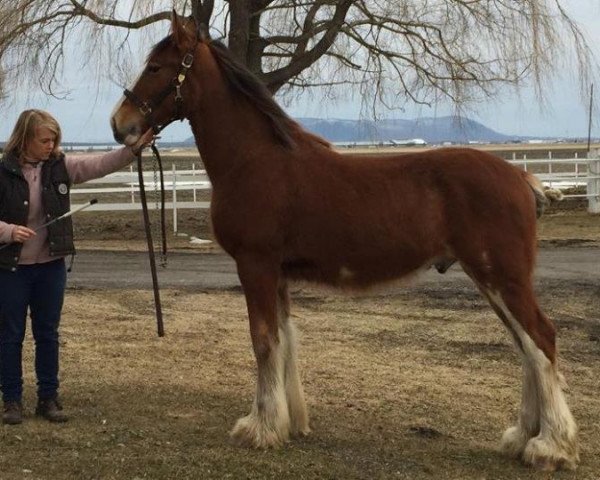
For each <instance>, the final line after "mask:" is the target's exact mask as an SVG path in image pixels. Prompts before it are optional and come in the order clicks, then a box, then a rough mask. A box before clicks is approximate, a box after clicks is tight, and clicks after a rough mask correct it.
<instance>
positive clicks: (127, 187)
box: [71, 151, 600, 233]
mask: <svg viewBox="0 0 600 480" xmlns="http://www.w3.org/2000/svg"><path fill="white" fill-rule="evenodd" d="M510 162H511V163H514V164H515V165H518V166H521V167H522V168H524V169H525V170H530V169H532V168H534V169H535V172H536V173H535V174H536V176H537V177H538V178H539V179H540V180H541V181H542V183H544V185H547V186H548V187H551V188H558V189H566V188H570V187H578V186H584V187H585V189H586V192H585V193H573V194H567V195H565V197H586V198H587V199H588V211H589V212H590V213H600V151H595V152H593V155H590V158H589V159H588V158H577V157H575V158H569V159H554V158H552V155H551V154H549V156H548V158H545V159H540V158H537V159H528V158H527V156H525V155H523V156H522V157H521V158H517V157H516V155H513V158H512V160H510ZM544 165H545V166H546V167H545V168H542V167H543V166H544ZM164 177H165V190H167V191H169V192H170V194H169V195H168V196H169V197H170V201H167V202H166V208H167V209H169V210H171V211H172V214H173V230H174V232H175V233H177V211H178V210H179V209H187V208H200V209H208V208H210V202H208V201H202V200H198V196H199V194H200V193H201V192H206V191H208V190H210V189H211V184H210V181H209V179H208V176H207V175H206V171H205V170H201V169H197V168H195V166H194V165H192V169H191V170H177V169H176V168H175V165H173V169H172V170H171V171H166V172H165V175H164ZM156 180H157V179H156V176H155V174H154V173H153V172H144V184H145V185H146V190H147V192H148V197H153V196H154V195H153V191H155V190H156V188H158V186H156V184H155V181H156ZM99 185H103V186H99ZM109 185H110V186H109ZM182 191H185V192H188V193H186V197H187V198H186V200H185V201H181V200H178V199H177V193H178V192H182ZM111 194H112V196H113V197H114V194H120V195H119V196H120V197H121V200H120V201H119V202H115V201H113V200H111V199H110V197H111ZM71 195H72V197H71V200H72V203H73V207H77V206H78V205H79V204H82V203H85V201H89V200H90V199H91V198H98V203H97V204H95V205H92V206H91V207H90V208H89V210H96V211H125V210H140V209H141V204H140V201H139V184H138V176H137V171H134V170H133V167H130V170H129V172H125V171H122V172H117V173H113V174H110V175H107V176H106V177H104V178H99V179H97V180H92V181H90V182H87V183H86V184H84V185H78V186H76V187H75V188H73V189H72V190H71ZM83 196H85V198H82V197H83ZM102 196H105V198H108V200H105V199H103V198H102ZM125 196H126V197H128V199H129V201H123V197H125ZM148 208H150V209H154V208H156V203H155V201H154V200H152V199H149V201H148Z"/></svg>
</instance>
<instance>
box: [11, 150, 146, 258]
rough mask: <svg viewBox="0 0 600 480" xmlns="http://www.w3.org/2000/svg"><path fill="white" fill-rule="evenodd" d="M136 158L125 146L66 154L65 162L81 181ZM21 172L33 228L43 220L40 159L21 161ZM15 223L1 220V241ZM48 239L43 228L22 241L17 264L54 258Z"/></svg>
mask: <svg viewBox="0 0 600 480" xmlns="http://www.w3.org/2000/svg"><path fill="white" fill-rule="evenodd" d="M134 158H135V155H134V154H133V153H132V151H131V149H130V148H128V147H123V148H119V149H118V150H113V151H111V152H108V153H103V154H85V155H67V156H65V165H66V167H67V172H68V174H69V178H70V179H71V182H72V183H83V182H87V181H88V180H92V179H94V178H100V177H103V176H105V175H108V174H109V173H112V172H116V171H117V170H120V169H121V168H123V167H125V166H126V165H128V164H129V163H131V161H132V160H133V159H134ZM21 168H22V171H23V176H24V177H25V179H26V180H27V183H28V184H29V217H28V220H27V227H29V228H31V229H32V230H35V229H36V228H38V227H39V226H40V225H43V224H44V222H45V217H44V210H43V208H42V183H41V181H42V178H41V177H42V175H41V163H40V164H39V165H38V166H37V167H34V166H31V165H27V164H26V165H24V166H22V167H21ZM15 226H16V225H13V224H11V223H6V222H2V221H0V243H9V242H11V241H12V233H13V229H14V228H15ZM47 239H48V229H47V228H45V227H44V228H42V229H40V230H39V231H37V232H36V235H35V236H34V237H32V238H31V239H29V240H27V241H26V242H25V243H24V244H23V249H22V250H21V257H20V258H19V265H32V264H34V263H45V262H49V261H52V260H56V258H58V257H51V256H50V250H49V245H48V242H47Z"/></svg>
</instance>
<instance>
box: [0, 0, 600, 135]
mask: <svg viewBox="0 0 600 480" xmlns="http://www.w3.org/2000/svg"><path fill="white" fill-rule="evenodd" d="M565 4H568V11H569V13H570V14H571V15H572V17H573V18H574V19H575V20H576V21H577V22H579V23H580V26H581V27H582V28H583V30H584V32H585V33H586V34H587V38H588V41H589V44H590V46H591V47H592V49H593V51H594V54H595V55H596V57H597V59H598V60H599V61H600V28H598V27H599V24H600V1H598V0H569V1H567V2H565ZM164 25H165V31H166V29H167V28H168V27H167V23H166V22H165V23H164ZM157 40H158V38H157ZM74 63H76V62H74ZM78 68H81V67H80V66H78V65H76V64H75V65H70V66H69V67H67V68H66V75H65V77H64V78H63V85H64V86H65V87H66V88H67V89H69V90H70V93H69V95H68V98H67V99H62V100H58V99H54V98H51V97H47V96H43V95H33V96H32V95H31V92H25V91H19V90H17V91H15V92H10V98H9V102H8V103H6V102H5V103H4V104H2V105H0V112H2V117H3V121H2V122H0V140H5V139H6V138H7V137H8V136H9V135H10V132H11V130H12V128H13V126H14V123H15V121H16V118H17V116H18V114H19V113H20V112H21V111H22V110H23V109H25V108H41V109H45V110H48V111H50V112H51V113H52V114H53V115H54V116H55V117H56V118H57V119H58V121H59V123H60V124H61V127H62V129H63V141H66V142H95V143H107V142H108V143H111V142H113V140H112V132H111V130H110V126H109V116H110V113H111V111H112V110H113V108H114V106H115V104H116V103H117V101H118V100H119V99H120V97H121V95H122V92H121V89H120V87H117V86H116V85H114V83H113V82H110V81H108V79H106V80H104V81H102V82H101V84H100V86H99V87H98V84H97V82H96V81H95V80H93V79H91V78H88V79H85V80H83V79H82V77H81V75H79V70H78ZM595 90H596V92H595V97H596V102H595V103H596V105H600V82H597V84H596V85H595ZM545 95H546V98H545V102H544V105H540V103H539V101H538V100H537V99H536V97H535V95H534V94H533V92H532V90H531V89H530V88H527V87H525V88H522V89H521V90H520V91H519V92H518V93H516V92H514V91H512V90H506V91H504V92H502V93H501V94H500V95H498V96H497V98H496V99H495V100H494V101H491V102H488V103H486V104H480V105H477V106H475V107H472V109H471V111H469V112H468V113H467V116H468V117H469V118H472V119H473V120H476V121H479V122H481V123H483V124H484V125H486V126H487V127H489V128H492V129H493V130H496V131H498V132H499V133H504V134H507V135H515V136H531V137H536V136H538V137H550V136H552V137H585V136H587V130H588V108H589V105H588V102H589V98H586V97H588V92H587V91H586V92H585V93H584V95H583V98H582V93H581V91H580V87H579V79H578V78H577V76H576V74H574V73H573V72H568V71H564V72H561V73H560V75H557V77H556V79H555V80H554V82H553V83H552V85H551V86H550V87H549V89H547V90H546V93H545ZM286 110H287V111H288V113H289V114H290V115H292V116H294V117H318V118H344V119H357V118H359V117H360V110H361V109H360V102H359V101H358V100H356V101H352V100H348V101H344V102H337V103H330V102H323V101H321V100H320V99H319V98H309V97H308V96H306V97H304V98H302V99H301V100H300V101H296V102H293V103H292V104H290V105H289V106H287V107H286ZM599 112H600V109H599V108H597V107H595V111H594V114H595V115H594V118H595V119H594V121H593V128H592V136H594V137H600V114H599ZM452 113H453V109H452V108H451V107H450V106H448V105H443V104H440V105H436V106H433V107H414V108H410V107H409V108H407V109H405V111H404V112H400V111H398V112H393V113H386V117H387V118H406V119H414V118H419V117H436V116H437V117H439V116H445V115H450V114H452ZM191 135H192V133H191V130H190V127H189V125H188V123H187V121H184V122H176V123H174V124H172V125H170V126H169V127H168V128H167V129H165V130H164V131H163V132H162V133H161V137H162V139H163V141H167V142H169V141H182V140H185V139H187V138H189V137H190V136H191Z"/></svg>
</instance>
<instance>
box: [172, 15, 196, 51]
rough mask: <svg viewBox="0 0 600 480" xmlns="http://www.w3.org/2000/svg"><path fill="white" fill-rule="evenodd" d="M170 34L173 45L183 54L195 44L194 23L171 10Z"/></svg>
mask: <svg viewBox="0 0 600 480" xmlns="http://www.w3.org/2000/svg"><path fill="white" fill-rule="evenodd" d="M171 32H172V34H173V40H174V42H175V45H177V47H178V48H179V49H180V50H181V51H184V52H189V51H190V50H191V49H192V48H193V47H194V45H195V44H196V42H197V39H196V28H195V24H194V22H193V21H192V22H190V21H189V20H186V19H184V18H183V17H180V16H179V15H177V12H175V10H173V13H172V14H171Z"/></svg>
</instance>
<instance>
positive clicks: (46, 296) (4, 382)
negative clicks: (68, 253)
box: [0, 258, 67, 402]
mask: <svg viewBox="0 0 600 480" xmlns="http://www.w3.org/2000/svg"><path fill="white" fill-rule="evenodd" d="M66 281H67V273H66V269H65V262H64V259H62V258H61V259H59V260H54V261H52V262H48V263H38V264H35V265H19V266H18V267H17V270H16V272H10V271H5V270H0V389H1V390H2V400H4V401H5V402H7V401H21V396H22V393H23V368H22V365H21V363H22V358H21V357H22V354H21V352H22V348H23V339H24V338H25V325H26V320H27V308H29V312H30V315H31V329H32V332H33V338H34V340H35V373H36V376H37V386H38V398H40V399H49V398H55V397H56V395H57V390H58V325H59V323H60V313H61V310H62V306H63V299H64V293H65V286H66Z"/></svg>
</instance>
